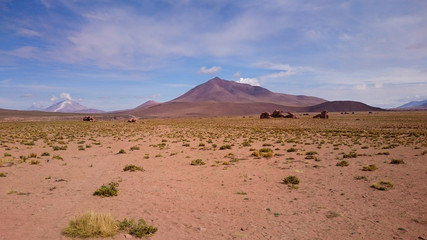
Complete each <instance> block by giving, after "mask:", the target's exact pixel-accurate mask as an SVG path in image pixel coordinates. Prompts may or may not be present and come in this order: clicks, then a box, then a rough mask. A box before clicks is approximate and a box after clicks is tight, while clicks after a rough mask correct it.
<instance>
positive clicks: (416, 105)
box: [397, 99, 427, 109]
mask: <svg viewBox="0 0 427 240" xmlns="http://www.w3.org/2000/svg"><path fill="white" fill-rule="evenodd" d="M397 109H427V99H426V100H423V101H412V102H409V103H406V104H403V105H402V106H399V107H397Z"/></svg>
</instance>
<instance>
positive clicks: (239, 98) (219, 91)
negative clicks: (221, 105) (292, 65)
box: [171, 77, 326, 107]
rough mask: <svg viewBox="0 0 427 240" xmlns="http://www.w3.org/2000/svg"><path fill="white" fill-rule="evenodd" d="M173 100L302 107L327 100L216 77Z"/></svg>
mask: <svg viewBox="0 0 427 240" xmlns="http://www.w3.org/2000/svg"><path fill="white" fill-rule="evenodd" d="M171 102H228V103H273V104H279V105H286V106H292V107H302V106H312V105H315V104H320V103H323V102H326V100H325V99H321V98H317V97H309V96H303V95H290V94H283V93H275V92H271V91H270V90H268V89H265V88H262V87H258V86H252V85H249V84H242V83H237V82H233V81H227V80H223V79H221V78H219V77H215V78H213V79H211V80H209V81H207V82H206V83H203V84H201V85H198V86H196V87H194V88H193V89H191V90H190V91H188V92H187V93H185V94H184V95H182V96H180V97H178V98H175V99H173V100H172V101H171Z"/></svg>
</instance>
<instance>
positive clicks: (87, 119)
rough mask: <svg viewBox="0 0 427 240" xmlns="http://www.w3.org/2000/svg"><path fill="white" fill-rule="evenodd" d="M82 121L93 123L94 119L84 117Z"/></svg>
mask: <svg viewBox="0 0 427 240" xmlns="http://www.w3.org/2000/svg"><path fill="white" fill-rule="evenodd" d="M83 121H87V122H95V118H93V117H92V116H84V117H83Z"/></svg>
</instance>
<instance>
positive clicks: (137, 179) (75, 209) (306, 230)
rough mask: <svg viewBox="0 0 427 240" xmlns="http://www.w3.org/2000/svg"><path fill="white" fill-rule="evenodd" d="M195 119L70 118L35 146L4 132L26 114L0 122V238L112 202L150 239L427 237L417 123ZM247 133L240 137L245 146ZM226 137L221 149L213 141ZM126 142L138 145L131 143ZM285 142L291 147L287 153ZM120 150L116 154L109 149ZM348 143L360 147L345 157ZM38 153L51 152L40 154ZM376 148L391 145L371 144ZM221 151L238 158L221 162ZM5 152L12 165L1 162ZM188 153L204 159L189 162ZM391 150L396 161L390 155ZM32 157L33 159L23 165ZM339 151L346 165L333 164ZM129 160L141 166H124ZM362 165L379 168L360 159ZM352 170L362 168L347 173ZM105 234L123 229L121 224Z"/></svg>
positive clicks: (38, 231)
mask: <svg viewBox="0 0 427 240" xmlns="http://www.w3.org/2000/svg"><path fill="white" fill-rule="evenodd" d="M182 121H184V120H182ZM200 121H201V123H200V122H197V123H195V124H192V123H191V122H190V123H188V124H187V123H181V122H179V123H178V124H175V125H174V124H168V121H162V122H155V121H154V122H150V123H143V122H138V123H136V124H135V125H134V126H137V127H134V126H131V127H128V125H126V128H124V129H122V130H120V131H119V130H117V129H120V128H121V127H123V126H125V123H108V129H110V130H111V129H116V130H117V131H116V132H115V133H112V130H111V131H110V132H109V131H105V132H103V133H102V134H101V133H99V132H100V130H99V129H102V128H103V127H102V126H99V129H98V130H97V131H98V134H96V135H95V136H94V132H93V131H94V129H91V127H88V129H86V130H84V131H87V133H85V134H81V135H79V136H78V137H74V138H71V137H70V135H67V133H68V132H70V130H69V129H67V128H66V127H65V126H72V125H73V124H76V123H74V122H68V123H66V124H64V125H60V126H58V127H57V128H55V130H52V129H50V130H46V134H47V135H46V138H47V139H49V140H46V139H44V140H43V139H38V140H36V141H35V142H34V145H24V144H22V143H20V142H19V140H17V141H16V142H12V141H11V140H10V139H13V138H14V137H15V138H23V137H24V136H27V135H26V134H29V132H31V131H32V130H31V131H29V130H28V129H26V130H25V126H31V125H32V124H34V123H28V124H27V125H25V123H21V125H19V127H18V128H14V129H20V128H22V131H20V130H16V132H17V133H16V134H17V135H16V136H15V135H13V134H14V133H13V131H12V130H11V127H12V126H11V125H8V124H6V123H0V126H2V129H1V131H2V136H3V137H2V139H1V140H2V144H3V145H2V146H1V148H0V156H1V157H2V159H3V160H2V161H3V163H2V167H0V172H3V173H5V174H6V177H1V178H0V239H5V240H6V239H7V240H9V239H69V238H67V237H65V236H63V235H62V234H61V231H62V229H64V227H65V226H67V224H68V222H69V220H70V219H72V218H73V217H74V216H76V215H79V214H81V213H83V212H85V211H87V210H94V211H96V212H101V213H111V214H112V215H113V216H115V217H116V218H117V219H123V218H134V219H139V218H144V219H145V220H146V221H147V222H148V223H150V224H152V225H154V226H156V227H158V229H159V230H158V232H157V233H156V234H155V235H154V236H152V237H151V238H150V239H153V240H154V239H427V201H426V199H427V187H426V183H427V165H426V163H427V154H426V150H427V145H426V141H425V139H426V135H425V133H424V132H421V134H424V135H421V136H420V135H418V136H413V135H411V133H412V131H411V130H410V129H409V130H408V129H406V128H405V129H404V131H399V132H398V133H399V134H398V135H395V138H400V139H401V140H399V141H400V144H396V145H398V146H396V145H394V146H392V148H387V147H385V146H387V145H389V144H390V142H387V141H389V140H390V139H389V138H387V137H382V136H380V137H379V138H378V139H373V138H370V137H364V135H363V134H365V133H367V132H368V130H366V131H364V132H363V133H362V134H360V133H359V134H358V136H359V138H358V139H357V140H355V139H354V137H353V136H352V135H351V134H348V133H347V132H345V131H343V132H339V133H338V134H337V135H335V136H334V137H328V136H326V135H325V134H326V133H328V132H329V133H330V132H331V131H329V130H319V131H318V132H317V133H316V134H317V135H316V136H315V137H314V138H310V137H308V136H310V135H307V134H306V133H305V132H307V131H305V130H304V129H306V128H301V129H302V130H301V129H299V128H290V130H289V129H288V128H286V129H280V128H273V129H271V128H270V126H269V123H258V124H261V125H257V126H256V128H253V129H252V130H251V131H249V130H247V129H248V125H245V124H243V125H241V126H240V125H239V126H237V125H236V126H230V125H227V126H225V125H226V124H225V125H224V126H221V124H222V122H220V121H218V122H215V121H214V123H215V124H212V122H206V126H205V127H200V126H201V125H200V124H202V125H203V124H204V123H203V120H200ZM226 121H227V120H226ZM247 121H249V120H247ZM251 121H258V119H254V120H251ZM272 121H276V120H272ZM280 121H299V120H280ZM307 121H308V120H307ZM346 121H347V120H346ZM348 121H349V120H348ZM276 123H277V124H280V125H283V124H284V123H283V122H277V121H276ZM37 124H40V123H37ZM79 124H80V123H79ZM88 124H92V126H96V125H97V124H98V125H99V124H102V123H97V122H95V123H88ZM113 124H116V125H113ZM197 124H199V125H197ZM247 124H250V122H248V123H247ZM345 125H346V123H345V122H342V126H345ZM39 128H40V129H43V128H42V126H41V125H40V126H39V125H36V126H35V127H34V128H31V129H33V130H34V129H39ZM128 128H130V129H128ZM350 128H351V127H350ZM40 129H39V130H40ZM132 129H133V130H132ZM242 129H246V130H242ZM389 131H390V130H384V131H380V135H381V133H382V134H384V133H386V132H389ZM414 131H416V130H414ZM422 131H424V130H422ZM35 132H36V133H37V134H40V131H35ZM273 132H274V134H273V135H274V136H272V133H273ZM31 134H35V133H31ZM31 134H30V135H31ZM49 134H50V135H49ZM52 134H55V137H58V136H63V137H62V141H64V139H65V140H66V141H65V145H66V146H67V150H59V151H54V150H53V149H52V147H51V146H49V144H48V141H51V139H52V138H54V137H53V135H52ZM308 134H311V133H310V132H308ZM77 135H78V134H77ZM322 135H323V136H322ZM257 136H259V137H258V138H257ZM269 136H272V137H269ZM27 137H28V136H27ZM292 139H296V141H292ZM248 140H250V146H244V144H243V142H245V141H248ZM322 140H323V141H324V143H322V142H321V141H322ZM57 141H58V140H57ZM82 141H85V142H84V143H82ZM358 141H359V142H360V144H357V142H358ZM79 142H80V143H79ZM354 142H356V143H354ZM162 143H163V145H164V146H162V145H161V144H162ZM200 143H203V144H204V146H203V144H200ZM339 143H340V144H339ZM159 144H160V145H159ZM213 144H216V145H217V147H216V148H214V147H213V146H212V145H213ZM227 144H228V145H230V146H231V149H226V150H219V147H220V146H222V145H227ZM87 145H90V147H88V146H87ZM78 146H83V147H84V150H78V149H79V147H78ZM132 146H138V147H139V150H134V151H131V150H130V148H131V147H132ZM261 148H271V149H273V151H274V154H275V155H274V156H273V157H271V158H264V157H261V158H256V157H254V156H252V152H253V150H254V149H256V150H258V149H261ZM289 148H295V149H296V151H295V152H288V151H287V149H289ZM120 149H124V150H125V151H126V153H124V154H118V152H119V150H120ZM309 151H316V152H317V154H315V157H316V159H306V152H309ZM351 151H356V152H357V154H358V156H357V157H356V158H343V154H344V153H349V152H351ZM43 152H48V153H50V156H41V155H42V153H43ZM385 152H387V153H388V154H389V155H378V154H379V153H385ZM5 153H6V155H5ZM31 153H35V154H37V158H33V159H32V158H30V159H28V160H26V162H21V163H20V162H19V156H28V155H30V154H31ZM230 153H231V154H233V155H234V158H235V159H237V160H234V161H231V158H230V157H229V154H230ZM8 154H10V155H11V156H7V155H8ZM54 155H60V156H61V157H62V158H63V160H58V159H54V158H53V156H54ZM3 156H4V157H3ZM232 158H233V157H232ZM11 159H13V161H14V164H13V165H11V164H8V163H7V162H8V161H11ZM195 159H202V160H203V161H204V162H206V164H205V165H203V166H192V165H190V162H191V161H192V160H195ZM391 159H401V160H404V162H405V164H399V165H394V164H390V161H391ZM31 160H34V161H39V162H40V163H38V164H30V161H31ZM341 160H346V161H348V162H349V166H347V167H339V166H336V163H337V162H339V161H341ZM224 162H225V163H224ZM227 163H228V165H227ZM127 164H134V165H138V166H141V167H143V168H144V169H145V171H144V172H124V171H123V168H124V166H126V165H127ZM370 164H375V165H376V166H377V168H378V170H376V171H371V172H369V171H362V170H361V169H362V167H363V166H368V165H370ZM290 175H294V176H297V177H298V178H299V179H300V184H299V185H297V189H292V188H290V187H289V186H288V185H286V184H283V181H282V180H283V178H285V177H287V176H290ZM357 176H359V177H360V176H363V177H364V178H363V179H360V180H357V179H356V178H355V177H357ZM380 180H387V181H391V182H393V183H394V188H393V189H390V190H387V191H379V190H376V189H373V188H371V187H370V186H371V185H372V184H373V183H374V182H377V181H380ZM111 181H115V182H118V183H119V195H118V196H117V197H108V198H107V197H104V198H101V197H96V196H93V195H92V194H93V192H94V191H95V190H96V189H98V188H99V187H100V186H101V185H102V184H107V183H109V182H111ZM112 239H125V235H124V233H119V234H118V235H116V236H115V237H114V238H112Z"/></svg>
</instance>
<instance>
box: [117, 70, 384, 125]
mask: <svg viewBox="0 0 427 240" xmlns="http://www.w3.org/2000/svg"><path fill="white" fill-rule="evenodd" d="M143 105H144V104H142V105H140V106H138V107H136V108H134V109H131V110H129V111H124V112H122V113H127V114H132V115H134V116H138V117H186V116H193V117H194V116H237V115H255V114H260V113H261V112H266V111H271V112H272V111H274V110H275V109H278V110H282V111H290V112H320V111H322V110H324V109H327V110H329V111H331V112H332V111H335V112H344V111H382V110H383V109H381V108H375V107H371V106H368V105H366V104H364V103H360V102H355V101H331V102H330V101H327V100H325V99H322V98H317V97H312V96H304V95H291V94H284V93H275V92H272V91H270V90H268V89H266V88H262V87H258V86H251V85H249V84H243V83H238V82H233V81H228V80H223V79H221V78H218V77H215V78H212V79H210V80H208V81H207V82H205V83H203V84H200V85H197V86H196V87H193V88H192V89H190V90H189V91H187V92H186V93H184V94H182V95H181V96H179V97H177V98H175V99H173V100H171V101H168V102H165V103H160V104H156V105H152V106H149V107H141V106H143Z"/></svg>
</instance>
